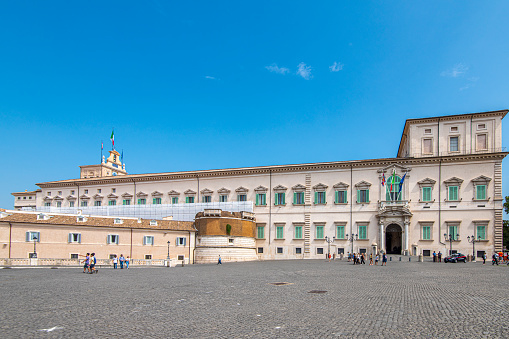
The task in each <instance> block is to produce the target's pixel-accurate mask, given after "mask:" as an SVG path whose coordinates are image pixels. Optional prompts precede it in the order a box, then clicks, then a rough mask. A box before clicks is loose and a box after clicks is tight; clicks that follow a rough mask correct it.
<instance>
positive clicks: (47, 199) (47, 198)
mask: <svg viewBox="0 0 509 339" xmlns="http://www.w3.org/2000/svg"><path fill="white" fill-rule="evenodd" d="M51 200H53V198H52V197H50V196H49V195H47V196H45V197H44V201H51Z"/></svg>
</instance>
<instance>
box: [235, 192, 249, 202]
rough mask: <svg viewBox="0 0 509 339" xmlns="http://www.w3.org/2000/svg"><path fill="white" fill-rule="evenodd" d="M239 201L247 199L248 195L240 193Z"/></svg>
mask: <svg viewBox="0 0 509 339" xmlns="http://www.w3.org/2000/svg"><path fill="white" fill-rule="evenodd" d="M237 201H247V195H246V194H238V195H237Z"/></svg>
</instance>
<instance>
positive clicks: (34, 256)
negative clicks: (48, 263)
mask: <svg viewBox="0 0 509 339" xmlns="http://www.w3.org/2000/svg"><path fill="white" fill-rule="evenodd" d="M33 241H34V253H33V254H32V258H37V251H36V250H35V246H36V243H37V237H34V238H33Z"/></svg>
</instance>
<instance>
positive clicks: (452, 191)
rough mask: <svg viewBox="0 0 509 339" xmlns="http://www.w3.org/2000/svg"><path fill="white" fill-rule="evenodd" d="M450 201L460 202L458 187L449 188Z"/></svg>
mask: <svg viewBox="0 0 509 339" xmlns="http://www.w3.org/2000/svg"><path fill="white" fill-rule="evenodd" d="M449 200H450V201H457V200H458V186H449Z"/></svg>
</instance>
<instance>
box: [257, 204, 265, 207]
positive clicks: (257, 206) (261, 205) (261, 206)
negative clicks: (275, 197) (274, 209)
mask: <svg viewBox="0 0 509 339" xmlns="http://www.w3.org/2000/svg"><path fill="white" fill-rule="evenodd" d="M255 206H256V207H265V206H267V204H265V205H255Z"/></svg>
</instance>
